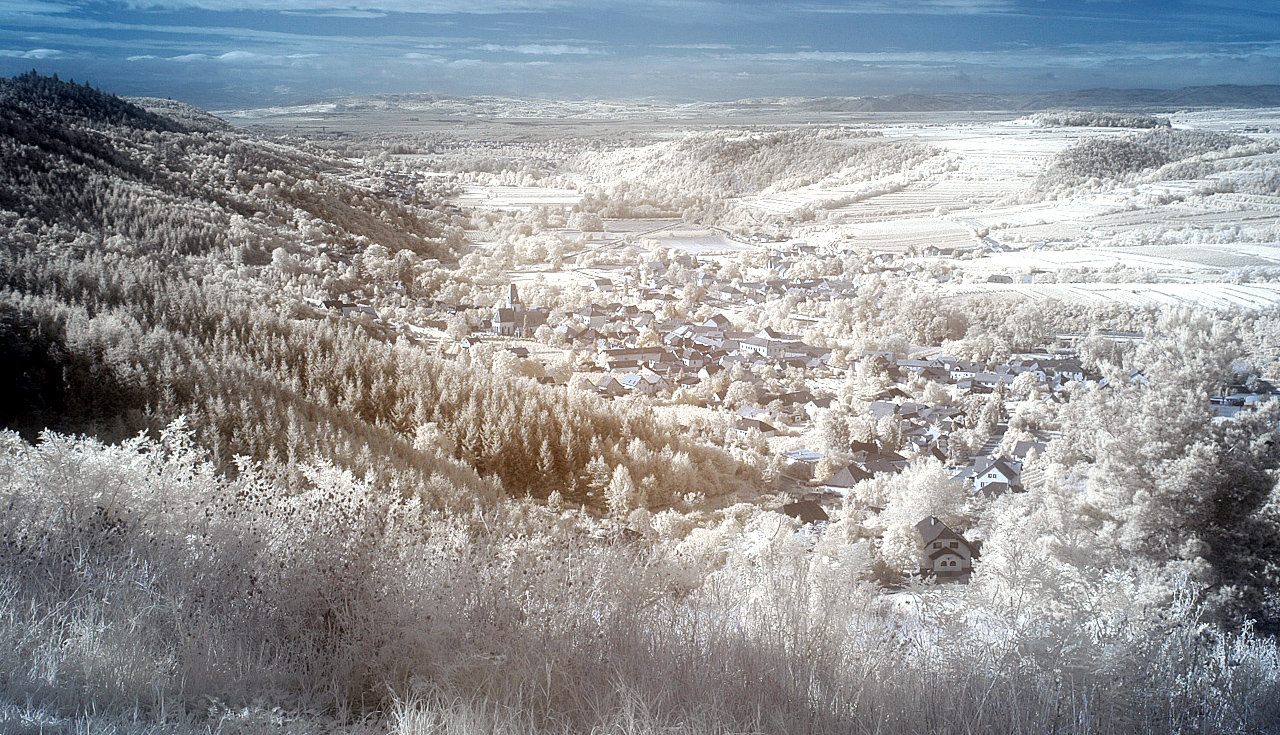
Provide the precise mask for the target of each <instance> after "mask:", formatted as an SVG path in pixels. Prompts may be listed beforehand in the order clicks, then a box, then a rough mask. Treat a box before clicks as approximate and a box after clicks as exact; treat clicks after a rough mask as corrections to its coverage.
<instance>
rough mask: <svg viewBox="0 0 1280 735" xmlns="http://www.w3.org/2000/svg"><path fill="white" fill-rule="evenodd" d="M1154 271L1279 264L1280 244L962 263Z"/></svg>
mask: <svg viewBox="0 0 1280 735" xmlns="http://www.w3.org/2000/svg"><path fill="white" fill-rule="evenodd" d="M1116 266H1120V267H1127V268H1140V269H1149V270H1157V271H1183V272H1196V271H1199V272H1217V271H1223V270H1227V269H1230V268H1242V267H1246V266H1280V244H1271V245H1255V244H1248V243H1239V244H1226V245H1149V246H1138V247H1131V248H1078V249H1074V250H1019V251H1014V252H1007V253H992V254H990V255H987V256H984V257H982V258H979V259H977V260H973V261H968V262H966V263H965V264H964V267H965V269H966V270H969V271H972V272H977V273H1025V272H1028V271H1030V270H1033V269H1034V270H1045V271H1052V270H1058V269H1061V268H1091V269H1095V270H1103V269H1107V268H1112V267H1116Z"/></svg>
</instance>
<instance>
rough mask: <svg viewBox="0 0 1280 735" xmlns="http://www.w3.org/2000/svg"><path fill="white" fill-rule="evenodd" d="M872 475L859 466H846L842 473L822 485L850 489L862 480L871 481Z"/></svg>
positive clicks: (836, 474)
mask: <svg viewBox="0 0 1280 735" xmlns="http://www.w3.org/2000/svg"><path fill="white" fill-rule="evenodd" d="M870 479H871V475H870V474H868V473H867V472H865V471H864V470H863V469H862V468H861V467H858V466H857V465H852V464H851V465H845V466H844V467H842V468H840V471H839V472H837V473H835V474H834V475H832V476H831V477H829V478H827V480H826V482H824V483H822V484H823V485H825V486H827V487H839V488H850V487H853V486H854V485H856V484H857V483H859V482H861V481H862V480H870Z"/></svg>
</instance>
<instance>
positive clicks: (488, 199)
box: [450, 186, 582, 210]
mask: <svg viewBox="0 0 1280 735" xmlns="http://www.w3.org/2000/svg"><path fill="white" fill-rule="evenodd" d="M581 201H582V194H581V193H580V192H577V191H574V190H572V189H553V188H550V187H540V186H468V187H466V190H465V191H464V192H463V193H462V194H460V195H458V196H456V197H454V198H453V199H451V200H450V202H452V203H453V204H456V205H458V206H460V207H484V208H487V209H506V210H516V209H533V208H534V207H572V206H574V205H576V204H578V203H579V202H581Z"/></svg>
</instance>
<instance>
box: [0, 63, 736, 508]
mask: <svg viewBox="0 0 1280 735" xmlns="http://www.w3.org/2000/svg"><path fill="white" fill-rule="evenodd" d="M3 85H4V86H3V87H2V88H0V93H2V94H3V97H2V99H3V100H4V103H3V104H4V106H3V112H4V115H5V116H4V118H3V123H2V124H3V125H5V127H4V130H5V132H6V135H5V136H4V137H3V138H0V156H2V157H3V160H4V161H5V165H4V168H3V172H4V173H3V177H4V179H3V181H0V192H3V194H0V196H3V197H4V199H3V202H4V203H3V205H2V206H3V207H4V210H3V211H2V212H0V218H3V230H0V235H2V236H3V238H4V239H3V242H4V244H5V249H4V251H3V253H0V258H2V259H3V268H0V286H2V287H3V289H4V290H3V291H2V292H0V302H2V306H0V308H2V309H3V311H2V312H0V319H2V320H3V324H2V325H0V339H2V340H3V341H4V343H5V344H6V345H7V346H8V350H9V351H11V354H14V355H22V356H24V359H23V360H21V361H8V362H6V364H5V366H4V368H3V370H4V371H5V372H6V373H8V376H9V377H11V378H12V380H13V381H15V382H16V383H17V384H18V385H22V386H24V390H22V391H18V392H16V393H10V394H9V395H8V397H7V399H6V405H5V406H4V407H3V409H2V410H0V420H3V421H4V422H5V425H6V426H9V427H13V428H19V429H22V430H24V431H26V432H27V433H28V435H29V436H34V434H35V433H36V432H38V431H39V430H41V429H44V428H52V429H55V430H61V431H71V432H82V431H87V432H89V433H92V434H95V435H98V436H101V437H103V438H106V439H111V440H119V439H122V438H125V437H128V436H131V435H133V434H135V433H136V432H138V431H140V430H146V429H153V430H158V429H159V428H161V427H163V426H165V425H167V424H168V423H169V422H170V421H172V420H173V419H175V418H177V417H178V416H183V415H185V416H187V417H188V418H189V421H190V425H191V426H192V428H193V429H194V431H195V432H196V434H197V436H198V437H199V438H200V439H201V441H202V443H204V444H205V445H206V446H208V447H209V448H210V450H211V451H212V452H213V456H214V457H215V459H216V460H217V461H218V462H219V464H220V465H221V466H222V467H224V468H226V467H231V466H232V459H233V457H235V456H236V455H245V456H247V457H251V458H253V459H256V460H259V461H262V462H265V463H267V465H268V466H269V467H271V468H273V470H275V471H278V472H280V473H282V476H283V477H286V478H287V477H290V476H292V475H293V474H295V473H294V471H293V469H292V468H294V467H296V466H297V465H298V463H300V462H302V461H305V460H308V459H311V458H314V457H323V458H325V459H326V460H328V461H332V462H336V463H337V464H339V465H340V466H342V467H345V468H349V469H351V470H353V471H354V472H356V473H357V474H358V475H359V476H362V477H368V478H369V479H370V480H371V481H373V480H375V479H376V483H377V484H378V485H379V486H382V487H387V488H395V489H398V490H399V491H401V492H405V493H408V492H421V493H423V495H424V498H425V499H427V500H428V502H431V503H447V502H449V501H457V502H462V503H463V504H464V505H469V503H470V500H469V499H468V498H470V497H472V496H478V497H483V496H487V495H490V494H492V488H491V487H490V486H489V485H488V484H487V483H486V482H482V481H481V479H480V477H481V476H483V477H489V476H492V477H495V478H496V479H497V480H499V481H500V483H501V485H502V486H505V488H506V489H507V491H509V492H511V493H515V494H524V493H532V494H534V495H537V496H540V497H545V496H546V495H548V494H549V493H550V492H552V490H558V491H559V492H560V494H561V495H562V496H564V497H565V498H566V499H568V500H570V501H572V502H577V503H589V504H597V505H601V506H602V505H603V502H604V496H603V490H604V487H605V485H606V484H607V482H608V481H609V477H610V473H612V472H613V469H614V468H615V467H617V466H620V465H626V466H627V467H628V468H629V469H630V472H631V474H632V475H633V478H634V481H635V482H636V483H639V484H641V485H643V486H644V487H645V488H646V490H647V491H648V493H649V495H650V496H651V500H652V501H653V502H661V501H662V500H663V499H671V498H673V497H674V498H679V497H681V496H683V495H684V494H685V493H688V492H691V491H692V490H693V489H694V488H697V489H698V490H699V491H700V492H704V493H708V494H715V493H717V492H722V491H724V490H725V489H728V488H729V487H731V486H732V484H733V483H734V482H736V479H735V477H736V475H737V474H738V472H739V468H738V467H737V465H736V463H735V462H733V461H732V460H731V459H730V458H728V456H727V455H725V454H724V453H723V452H721V451H719V450H716V449H714V448H712V447H710V446H706V445H703V444H698V443H696V442H694V441H690V440H689V439H687V438H685V437H684V436H683V435H682V434H681V433H679V432H678V431H676V430H674V428H673V427H669V426H663V425H661V424H659V423H656V422H655V421H654V419H653V418H652V417H651V416H649V415H642V414H636V413H632V414H627V413H622V414H619V413H618V412H617V411H615V410H613V409H606V407H605V406H604V405H603V404H602V403H600V402H599V401H598V400H596V399H594V398H592V397H590V396H586V395H582V394H578V393H569V392H567V391H565V390H564V389H559V390H556V389H553V388H547V387H543V386H539V385H537V384H536V383H534V382H533V381H531V380H528V379H524V378H517V377H515V376H498V375H494V374H492V373H489V372H488V371H484V370H480V369H472V368H467V367H463V366H459V365H455V364H452V363H447V362H444V361H442V360H440V359H438V358H435V357H432V356H429V355H427V354H425V353H422V352H421V351H417V350H406V349H401V348H397V347H395V346H393V345H391V344H389V343H388V342H387V340H386V335H385V334H384V333H382V332H380V331H379V330H378V329H377V328H376V327H373V326H368V327H363V326H360V325H358V324H354V323H342V324H336V323H332V322H329V321H326V320H324V319H323V318H320V317H319V316H318V315H310V318H298V316H304V317H305V316H308V315H307V314H306V313H305V311H306V310H305V309H303V310H302V312H299V308H300V307H299V303H300V300H299V299H298V298H297V297H296V296H292V297H290V296H289V295H285V294H280V293H275V292H273V290H272V287H271V285H270V283H271V281H270V278H269V276H270V275H271V274H272V273H274V272H275V270H274V269H272V268H267V269H265V270H264V271H263V273H262V274H259V273H258V270H259V269H260V268H261V266H262V264H266V263H271V262H275V263H277V264H279V263H281V262H283V263H286V264H287V263H296V262H297V258H298V257H299V255H300V256H302V257H307V258H313V257H317V256H318V257H320V258H321V259H323V260H327V259H329V258H333V259H343V258H354V259H355V260H356V261H357V262H360V261H362V260H363V259H364V258H363V255H364V253H365V251H366V250H368V251H370V252H372V251H374V250H379V249H380V250H381V252H384V253H389V254H396V253H397V252H403V251H408V252H409V253H410V255H411V257H412V258H413V262H414V263H423V261H422V260H421V259H420V258H418V257H417V255H418V254H422V255H428V256H432V257H434V258H437V259H451V258H454V257H455V255H456V253H457V251H456V249H455V248H456V244H457V243H458V242H460V234H459V231H458V229H457V227H456V226H454V225H452V224H450V223H449V217H448V216H447V215H445V214H442V213H441V212H440V211H438V210H437V209H435V208H433V207H432V205H431V202H429V201H428V202H423V203H418V204H416V203H409V202H405V201H403V200H401V199H398V198H396V197H394V196H391V195H389V194H386V193H379V192H376V191H370V190H365V189H359V188H356V187H355V186H354V185H353V184H351V183H348V182H347V181H346V180H345V179H344V178H343V175H344V174H350V173H353V172H352V171H351V169H353V168H354V166H355V164H352V163H349V162H346V161H342V160H334V159H331V158H324V157H321V156H319V155H318V154H315V153H310V152H307V151H306V150H302V149H300V148H297V147H294V146H291V145H284V144H280V143H272V142H267V141H263V140H259V139H255V138H251V137H248V136H246V135H244V134H242V133H237V132H230V131H227V130H207V129H206V130H198V131H197V130H193V129H191V128H189V127H186V126H184V125H183V124H182V123H181V122H179V121H175V120H171V119H168V118H164V117H161V116H158V115H155V114H152V113H149V112H147V111H145V110H143V109H141V108H139V107H136V106H134V105H131V104H128V103H126V102H124V101H122V100H119V99H118V98H115V97H111V96H109V95H105V94H102V93H100V92H97V91H94V90H92V89H89V88H87V87H82V86H77V85H74V84H69V83H64V82H59V81H57V80H54V79H49V78H44V77H38V76H35V75H26V76H23V77H19V78H16V79H13V80H5V81H4V82H3ZM204 127H206V128H208V127H211V126H207V125H206V126H204ZM354 173H359V172H358V171H355V172H354ZM370 259H371V258H370ZM427 262H429V261H427ZM418 269H419V271H422V270H424V269H425V270H429V269H430V266H429V265H426V264H423V265H420V266H418ZM264 278H266V280H265V281H264V280H263V279H264ZM593 460H594V461H595V462H594V464H592V462H593ZM589 465H590V468H589ZM660 468H661V469H663V470H665V471H661V472H660V471H659V470H660ZM672 468H675V470H676V471H670V470H672ZM680 468H684V469H683V471H681V469H680Z"/></svg>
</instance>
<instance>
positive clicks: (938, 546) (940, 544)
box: [933, 541, 942, 549]
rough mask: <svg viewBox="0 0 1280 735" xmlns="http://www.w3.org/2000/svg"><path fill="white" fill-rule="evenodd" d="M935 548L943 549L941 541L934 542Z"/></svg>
mask: <svg viewBox="0 0 1280 735" xmlns="http://www.w3.org/2000/svg"><path fill="white" fill-rule="evenodd" d="M933 548H935V549H941V548H942V542H941V541H934V542H933Z"/></svg>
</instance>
